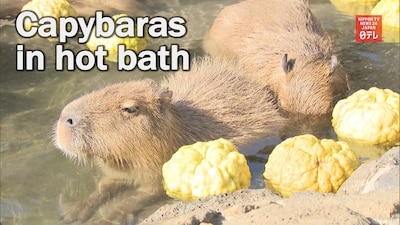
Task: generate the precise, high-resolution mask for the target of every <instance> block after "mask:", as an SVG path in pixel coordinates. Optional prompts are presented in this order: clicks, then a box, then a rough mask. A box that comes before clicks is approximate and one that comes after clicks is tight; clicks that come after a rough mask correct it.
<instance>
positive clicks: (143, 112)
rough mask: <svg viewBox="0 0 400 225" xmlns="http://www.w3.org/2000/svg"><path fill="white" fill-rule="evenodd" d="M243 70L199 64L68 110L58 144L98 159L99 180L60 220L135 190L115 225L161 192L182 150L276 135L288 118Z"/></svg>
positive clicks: (79, 216)
mask: <svg viewBox="0 0 400 225" xmlns="http://www.w3.org/2000/svg"><path fill="white" fill-rule="evenodd" d="M240 71H241V68H240V67H239V66H235V65H234V64H232V63H230V62H228V61H216V60H212V59H211V58H204V59H202V60H199V61H195V62H194V64H193V65H192V67H191V71H190V72H182V71H179V72H177V73H176V74H174V75H170V76H167V77H166V78H165V79H164V80H163V81H162V82H161V83H160V84H157V83H156V82H154V81H152V80H136V81H131V82H124V83H118V84H114V85H110V86H107V87H105V88H104V89H101V90H98V91H95V92H92V93H89V94H87V95H84V96H82V97H81V98H78V99H77V100H75V101H73V102H71V103H70V104H68V105H67V106H65V108H64V109H63V110H62V113H61V115H60V117H59V120H58V122H57V126H56V128H55V144H56V146H57V147H58V148H60V149H61V150H62V151H63V152H64V153H65V155H66V156H68V157H70V158H73V159H77V160H79V161H85V160H88V159H92V158H95V159H97V161H98V162H99V163H100V164H101V168H102V170H103V173H104V177H103V178H102V179H101V180H100V183H99V185H98V188H97V190H96V191H95V192H94V193H92V194H91V195H90V196H89V197H88V198H87V199H85V200H83V201H81V202H79V203H78V204H76V205H73V206H72V207H68V208H64V212H63V213H64V215H63V218H64V221H66V222H72V221H75V220H80V221H85V220H87V219H88V218H89V217H90V216H92V215H93V214H94V213H95V211H96V209H97V208H98V207H99V206H100V205H102V204H103V203H104V202H105V201H107V200H108V199H109V198H111V197H112V195H113V194H115V193H116V192H118V191H119V190H120V189H121V188H122V187H127V186H133V187H135V188H137V192H136V193H137V194H136V195H134V196H133V197H131V198H128V199H124V201H123V202H122V203H118V205H117V206H113V207H111V209H112V210H111V211H109V212H108V213H109V217H111V219H110V218H108V219H107V220H114V219H113V218H114V217H116V218H115V220H117V222H118V223H120V220H123V219H124V214H125V215H128V214H131V213H135V211H136V210H138V209H140V208H141V207H142V206H143V204H144V202H146V200H148V199H149V198H151V197H154V195H157V194H161V193H163V189H162V182H161V167H162V165H163V163H164V162H166V161H168V160H169V159H170V157H171V156H172V154H173V153H174V152H175V151H176V150H177V149H178V148H179V147H181V146H183V145H186V144H192V143H194V142H196V141H209V140H213V139H217V138H221V137H223V138H226V139H229V140H230V141H232V142H233V143H234V144H236V145H243V144H246V143H249V142H251V141H253V140H255V139H257V138H260V137H265V136H267V135H271V134H274V133H275V132H277V131H278V130H279V129H280V128H281V127H282V126H284V125H285V124H286V119H285V118H283V117H281V115H280V112H279V110H278V107H277V105H276V100H275V98H274V96H273V95H272V94H271V92H269V91H268V89H266V88H264V87H262V86H261V85H259V84H257V83H255V82H253V81H250V80H249V79H247V78H246V77H245V76H243V75H241V74H240ZM275 134H276V133H275ZM177 176H179V174H177ZM116 204H117V203H116ZM115 209H117V210H115ZM115 215H118V216H115Z"/></svg>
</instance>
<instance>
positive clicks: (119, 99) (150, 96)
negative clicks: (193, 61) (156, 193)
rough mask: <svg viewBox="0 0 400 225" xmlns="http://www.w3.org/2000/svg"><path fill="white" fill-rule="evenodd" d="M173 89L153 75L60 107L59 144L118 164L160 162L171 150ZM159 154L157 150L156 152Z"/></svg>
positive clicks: (76, 154) (82, 156)
mask: <svg viewBox="0 0 400 225" xmlns="http://www.w3.org/2000/svg"><path fill="white" fill-rule="evenodd" d="M171 96H172V92H171V91H169V90H167V89H163V88H160V87H159V86H158V85H157V84H156V83H155V82H153V81H151V80H144V81H131V82H125V83H119V84H114V85H110V86H107V87H106V88H104V89H101V90H98V91H95V92H92V93H89V94H87V95H84V96H82V97H81V98H78V99H77V100H75V101H73V102H71V103H70V104H68V105H67V106H65V108H64V109H63V110H62V112H61V115H60V117H59V120H58V122H57V126H56V129H55V144H56V145H57V146H58V148H60V149H61V150H62V151H63V152H64V153H65V155H67V156H68V157H70V158H73V159H77V160H78V161H81V160H86V159H90V158H93V157H97V158H100V159H102V160H103V161H104V162H105V163H106V164H108V165H110V166H115V167H120V168H123V167H137V166H140V167H158V166H159V165H160V164H161V163H163V162H164V161H165V160H166V159H168V158H169V157H170V156H171V153H170V152H165V151H166V149H167V148H163V146H162V145H163V143H162V140H161V139H168V137H164V135H165V134H164V133H160V131H164V132H165V131H168V130H170V129H169V126H172V125H171V124H169V122H171V120H170V106H171V104H170V101H171ZM155 155H156V156H155Z"/></svg>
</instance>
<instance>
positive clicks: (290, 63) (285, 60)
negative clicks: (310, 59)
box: [282, 53, 294, 74]
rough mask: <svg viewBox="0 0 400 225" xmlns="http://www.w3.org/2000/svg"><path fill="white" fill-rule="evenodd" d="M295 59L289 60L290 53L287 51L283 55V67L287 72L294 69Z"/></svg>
mask: <svg viewBox="0 0 400 225" xmlns="http://www.w3.org/2000/svg"><path fill="white" fill-rule="evenodd" d="M293 64H294V60H289V61H288V55H287V54H286V53H285V54H284V55H283V57H282V69H283V72H285V74H288V73H289V72H290V71H291V70H292V69H293Z"/></svg>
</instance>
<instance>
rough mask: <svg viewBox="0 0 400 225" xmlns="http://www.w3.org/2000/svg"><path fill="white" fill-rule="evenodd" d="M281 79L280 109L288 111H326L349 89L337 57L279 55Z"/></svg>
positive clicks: (312, 113)
mask: <svg viewBox="0 0 400 225" xmlns="http://www.w3.org/2000/svg"><path fill="white" fill-rule="evenodd" d="M282 70H283V74H284V75H283V76H284V78H283V80H284V82H282V84H281V85H278V90H277V95H278V99H279V103H280V105H281V107H282V108H283V109H285V110H286V111H288V112H289V113H298V114H303V115H321V114H327V113H330V112H331V111H332V109H333V107H334V106H335V104H336V102H337V101H338V100H340V99H342V98H343V97H345V96H346V95H347V93H348V90H349V85H348V81H347V73H346V72H345V71H344V70H343V68H342V66H341V65H340V63H339V62H338V60H337V57H336V56H332V58H331V59H321V58H320V56H307V57H302V58H297V59H289V60H288V55H287V54H285V55H284V56H283V58H282Z"/></svg>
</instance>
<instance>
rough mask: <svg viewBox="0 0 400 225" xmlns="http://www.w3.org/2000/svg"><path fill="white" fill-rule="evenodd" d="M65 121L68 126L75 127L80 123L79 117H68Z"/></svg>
mask: <svg viewBox="0 0 400 225" xmlns="http://www.w3.org/2000/svg"><path fill="white" fill-rule="evenodd" d="M64 123H65V125H67V126H68V127H75V126H76V125H77V124H78V119H77V118H75V117H67V118H66V119H64Z"/></svg>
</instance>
